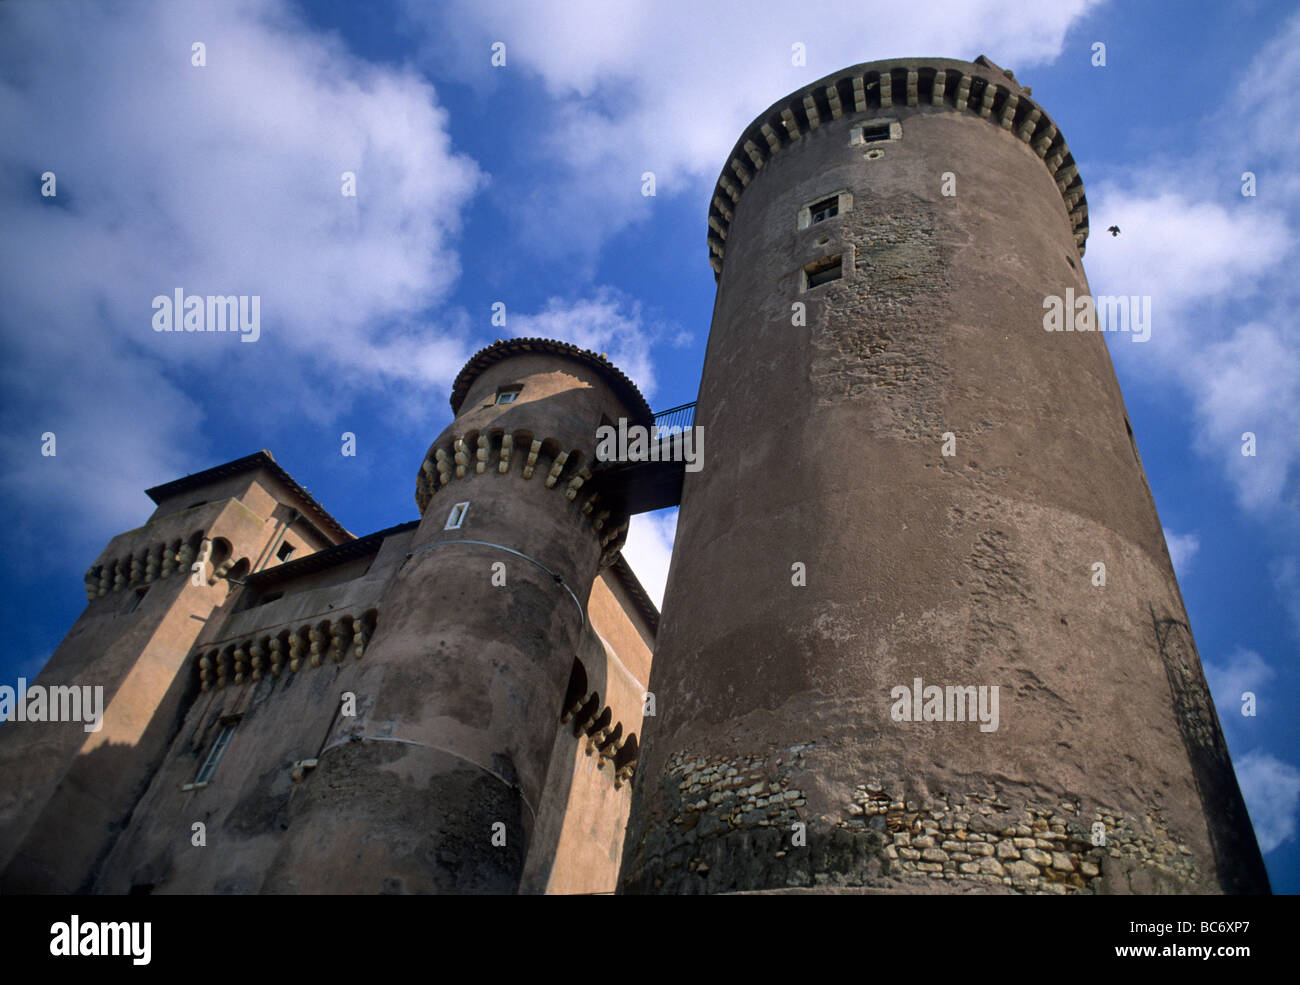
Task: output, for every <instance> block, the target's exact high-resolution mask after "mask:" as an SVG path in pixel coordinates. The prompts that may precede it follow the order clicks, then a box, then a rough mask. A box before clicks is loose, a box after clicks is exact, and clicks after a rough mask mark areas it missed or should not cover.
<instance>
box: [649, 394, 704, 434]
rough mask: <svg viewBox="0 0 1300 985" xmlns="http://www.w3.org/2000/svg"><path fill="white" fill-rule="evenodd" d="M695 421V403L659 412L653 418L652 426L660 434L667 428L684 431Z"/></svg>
mask: <svg viewBox="0 0 1300 985" xmlns="http://www.w3.org/2000/svg"><path fill="white" fill-rule="evenodd" d="M694 421H695V403H694V401H692V402H691V403H689V404H682V405H681V406H680V407H669V408H668V409H667V410H661V411H659V412H658V413H656V414H655V416H654V425H655V427H657V428H659V432H660V433H661V434H662V433H663V432H664V431H667V430H668V429H669V428H680V429H681V430H682V431H685V430H686V429H687V428H689V427H691V425H692V424H693V423H694Z"/></svg>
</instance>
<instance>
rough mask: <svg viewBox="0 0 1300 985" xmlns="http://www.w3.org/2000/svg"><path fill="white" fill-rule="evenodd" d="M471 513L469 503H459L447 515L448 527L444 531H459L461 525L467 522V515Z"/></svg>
mask: <svg viewBox="0 0 1300 985" xmlns="http://www.w3.org/2000/svg"><path fill="white" fill-rule="evenodd" d="M468 511H469V503H457V504H456V505H455V506H453V507H452V508H451V512H450V513H449V514H447V525H446V526H445V527H443V528H442V529H443V530H459V529H460V525H461V524H462V523H464V522H465V514H466V513H467V512H468Z"/></svg>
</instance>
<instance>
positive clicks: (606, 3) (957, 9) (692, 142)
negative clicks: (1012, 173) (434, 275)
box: [407, 0, 1097, 251]
mask: <svg viewBox="0 0 1300 985" xmlns="http://www.w3.org/2000/svg"><path fill="white" fill-rule="evenodd" d="M1096 5H1097V3H1096V2H1095V0H1061V2H1057V3H1052V4H1043V3H1041V2H1039V0H1007V2H1005V3H1003V4H1001V5H1000V6H999V7H998V8H997V12H996V15H995V16H991V15H990V11H989V9H988V8H987V7H985V6H982V5H979V4H970V3H966V2H962V0H942V2H937V3H930V4H926V5H925V6H923V7H912V8H909V9H908V10H907V11H906V13H905V15H901V16H900V14H899V11H897V10H892V9H889V10H887V9H885V8H884V7H882V6H881V5H878V4H868V5H853V4H849V5H845V4H842V3H835V2H830V0H809V2H804V3H800V4H790V3H786V2H781V0H710V2H709V3H707V4H701V3H699V2H696V0H663V2H659V3H654V4H647V3H641V2H637V0H615V2H611V0H535V2H531V3H528V4H519V3H517V2H514V0H454V2H450V3H444V4H439V5H436V6H434V5H429V4H426V3H423V2H421V0H408V3H407V9H408V11H409V13H410V15H411V17H412V18H413V19H414V20H415V21H416V22H417V23H418V24H420V25H422V26H423V28H424V31H425V34H426V37H427V44H428V49H429V50H428V52H427V55H426V59H427V62H428V64H430V66H431V70H432V71H435V72H437V71H449V72H453V73H454V74H455V76H456V77H457V78H463V79H474V80H477V82H478V84H479V85H480V86H481V87H482V88H484V89H490V88H491V87H492V86H494V85H496V84H499V83H500V81H501V79H502V78H503V77H506V76H507V74H508V73H512V72H526V73H529V74H530V75H531V76H533V77H535V78H537V79H538V80H539V82H540V84H541V88H542V90H543V91H544V92H545V93H546V94H547V95H548V96H549V97H550V101H549V103H548V106H549V115H548V118H547V120H546V123H547V132H548V133H549V138H548V139H547V140H546V141H545V142H544V145H543V147H542V149H543V150H545V151H547V152H548V155H549V157H550V158H551V159H552V160H555V161H557V162H559V164H560V166H561V168H562V175H561V176H560V177H559V178H558V180H557V181H556V182H555V183H554V184H553V185H551V186H548V188H547V195H545V196H539V197H538V198H537V200H536V201H535V203H534V206H533V209H534V212H535V214H534V215H533V216H532V217H531V218H530V220H529V226H530V228H531V230H532V232H533V236H534V238H535V239H536V240H537V241H538V242H552V243H559V244H564V245H565V247H566V248H567V247H569V246H571V245H572V244H574V243H584V244H585V245H586V247H587V249H588V250H591V251H595V250H596V249H598V248H599V246H600V243H601V242H602V240H604V239H605V238H606V237H608V236H609V235H610V234H611V233H613V232H616V231H617V230H618V229H620V228H621V227H623V226H624V225H626V224H627V223H629V222H631V221H635V220H636V219H638V218H643V217H645V216H647V215H648V214H649V212H650V209H651V208H652V207H653V202H654V199H650V198H644V197H642V195H641V191H640V187H641V177H640V176H641V174H642V173H643V172H645V171H653V172H654V173H655V175H656V178H657V185H658V188H657V192H658V195H660V196H662V195H674V194H680V193H681V192H682V191H689V192H690V193H691V194H693V195H699V194H703V193H705V192H707V190H708V188H709V186H710V185H711V183H712V181H713V180H714V179H715V178H716V177H717V175H718V172H719V171H720V170H721V168H722V165H723V164H724V158H725V155H726V154H727V153H728V152H729V151H730V150H731V147H732V144H733V143H734V142H735V141H736V139H737V138H738V137H739V136H740V133H741V131H742V130H743V128H744V127H745V126H746V125H747V124H748V123H749V122H750V121H751V120H752V119H754V117H755V116H757V115H758V114H759V113H760V112H761V111H763V110H764V109H766V108H767V107H768V106H769V105H770V104H771V103H772V102H774V101H775V100H777V99H779V98H781V97H782V96H784V95H785V94H786V93H788V92H790V91H791V90H794V89H797V88H799V87H800V86H802V85H804V84H806V83H809V82H812V81H814V80H816V79H818V78H820V77H821V76H823V75H827V74H829V73H831V72H834V71H837V70H839V69H841V68H845V67H847V66H849V65H855V64H858V63H859V62H864V61H870V60H872V59H879V58H896V57H898V56H899V55H900V54H905V55H913V54H920V55H932V56H937V57H953V58H966V59H973V58H975V57H976V56H977V55H978V54H980V53H981V52H985V53H987V54H988V56H989V57H990V58H992V59H993V60H994V61H996V62H998V63H1000V64H1001V65H1003V66H1004V67H1006V68H1012V69H1016V70H1019V73H1020V74H1019V76H1018V77H1019V78H1021V79H1024V80H1025V81H1031V80H1029V79H1027V78H1026V73H1025V69H1028V68H1032V67H1033V66H1034V65H1037V64H1043V63H1045V62H1048V61H1050V60H1052V59H1053V58H1055V57H1056V56H1057V55H1058V54H1059V52H1060V50H1061V46H1062V44H1063V42H1064V38H1065V34H1066V31H1067V30H1068V28H1069V27H1070V26H1071V25H1073V24H1074V23H1076V22H1077V21H1078V19H1079V18H1080V17H1081V16H1082V15H1083V13H1084V12H1085V11H1087V10H1088V9H1090V8H1092V7H1094V6H1096ZM495 41H502V42H504V43H505V44H506V51H507V64H506V66H505V67H504V68H493V67H492V66H491V64H490V45H491V44H492V43H493V42H495ZM796 43H799V44H802V45H803V46H804V49H805V52H806V64H805V65H803V66H796V65H793V64H792V45H794V44H796ZM575 196H576V197H575ZM574 200H581V201H590V202H594V203H597V204H598V206H599V208H597V209H594V210H583V211H582V212H581V213H580V214H576V213H575V212H574V211H573V210H572V209H571V208H568V207H567V205H566V203H568V202H571V201H574ZM562 227H565V228H569V229H571V230H573V231H574V233H575V235H573V236H567V235H566V236H560V237H556V236H554V235H553V233H554V230H556V229H557V228H562ZM578 232H582V235H581V236H579V235H576V234H577V233H578ZM701 235H702V234H701Z"/></svg>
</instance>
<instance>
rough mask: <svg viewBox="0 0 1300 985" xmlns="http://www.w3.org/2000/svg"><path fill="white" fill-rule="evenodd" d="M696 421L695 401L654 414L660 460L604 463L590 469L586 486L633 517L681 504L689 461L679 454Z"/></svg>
mask: <svg viewBox="0 0 1300 985" xmlns="http://www.w3.org/2000/svg"><path fill="white" fill-rule="evenodd" d="M694 422H695V404H694V403H689V404H682V405H681V406H679V407H671V408H669V409H668V410H663V411H659V412H658V413H656V414H655V415H654V422H653V423H654V426H655V427H656V428H657V429H658V434H659V437H658V438H657V439H653V440H656V442H657V446H658V447H657V449H656V453H654V454H651V455H649V456H648V457H649V458H651V459H660V460H659V461H635V462H629V461H611V462H602V463H600V464H598V465H596V466H595V467H594V468H592V470H591V478H590V479H589V480H588V481H587V487H588V488H591V489H592V490H593V491H595V492H598V493H600V498H601V501H602V502H603V503H610V504H617V505H618V506H621V507H622V509H623V510H624V511H625V512H626V513H627V514H628V515H629V516H631V515H632V514H634V513H649V512H650V511H652V510H663V509H667V508H668V507H670V506H680V505H681V502H682V483H683V482H684V481H685V479H686V461H685V460H684V458H683V457H682V456H681V455H680V454H677V453H676V451H677V450H678V449H680V448H681V443H682V440H683V439H682V437H680V436H678V437H674V434H677V435H681V434H683V433H685V432H687V431H689V430H690V429H691V428H692V427H693V426H694Z"/></svg>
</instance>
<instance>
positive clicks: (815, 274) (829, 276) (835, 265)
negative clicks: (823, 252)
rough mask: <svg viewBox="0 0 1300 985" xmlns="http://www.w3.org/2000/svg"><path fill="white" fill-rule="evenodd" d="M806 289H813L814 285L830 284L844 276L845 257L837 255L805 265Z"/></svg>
mask: <svg viewBox="0 0 1300 985" xmlns="http://www.w3.org/2000/svg"><path fill="white" fill-rule="evenodd" d="M803 275H804V283H805V285H806V287H805V290H811V289H812V288H814V287H820V286H821V285H823V284H829V283H830V282H831V281H833V280H839V279H840V278H841V277H843V276H844V263H843V257H842V256H840V255H838V254H837V255H836V256H833V257H826V258H825V259H822V260H818V261H817V262H816V263H811V264H809V265H808V266H806V267H804V270H803Z"/></svg>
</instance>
